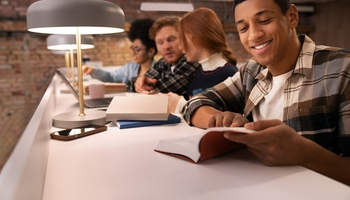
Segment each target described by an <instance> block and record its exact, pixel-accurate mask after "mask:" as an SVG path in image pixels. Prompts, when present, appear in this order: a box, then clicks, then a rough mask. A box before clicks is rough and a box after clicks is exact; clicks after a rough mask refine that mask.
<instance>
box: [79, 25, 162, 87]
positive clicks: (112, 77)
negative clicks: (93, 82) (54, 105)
mask: <svg viewBox="0 0 350 200" xmlns="http://www.w3.org/2000/svg"><path fill="white" fill-rule="evenodd" d="M153 23H154V20H153V19H150V18H144V19H136V20H135V21H133V22H132V23H131V26H130V30H129V32H128V38H129V40H130V41H131V42H132V45H131V47H130V50H131V54H132V56H133V61H131V62H128V63H127V64H126V65H125V66H123V67H121V68H118V69H116V70H114V71H111V72H109V71H105V70H103V69H98V68H94V67H91V66H87V65H84V66H83V72H84V73H85V74H90V75H91V77H92V78H95V79H99V80H101V81H103V82H117V83H125V84H126V86H127V90H128V91H129V92H130V91H132V89H131V88H132V86H131V82H130V79H132V78H133V77H138V76H142V75H143V74H145V73H146V72H147V71H148V70H149V69H150V68H151V67H152V66H153V65H154V64H155V62H156V61H155V60H154V55H155V54H156V53H157V48H156V45H155V42H154V40H152V39H151V38H150V37H149V34H148V32H149V29H150V28H151V26H152V24H153Z"/></svg>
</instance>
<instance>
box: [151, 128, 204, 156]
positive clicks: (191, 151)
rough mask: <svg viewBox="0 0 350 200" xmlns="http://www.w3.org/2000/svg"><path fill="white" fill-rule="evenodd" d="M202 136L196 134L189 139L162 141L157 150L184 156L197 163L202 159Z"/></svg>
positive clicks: (178, 138)
mask: <svg viewBox="0 0 350 200" xmlns="http://www.w3.org/2000/svg"><path fill="white" fill-rule="evenodd" d="M202 135H203V134H196V135H193V136H188V137H177V138H171V139H166V140H161V141H159V143H158V145H157V148H156V149H155V150H158V151H162V152H167V153H172V154H179V155H183V156H186V157H188V158H190V159H191V160H193V161H194V162H197V161H198V159H199V157H200V154H199V151H198V146H199V142H200V139H201V137H202Z"/></svg>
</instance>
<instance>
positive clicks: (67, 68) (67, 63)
mask: <svg viewBox="0 0 350 200" xmlns="http://www.w3.org/2000/svg"><path fill="white" fill-rule="evenodd" d="M64 58H65V61H66V77H69V51H66V52H64Z"/></svg>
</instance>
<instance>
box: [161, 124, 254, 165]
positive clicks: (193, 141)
mask: <svg viewBox="0 0 350 200" xmlns="http://www.w3.org/2000/svg"><path fill="white" fill-rule="evenodd" d="M227 131H232V132H236V133H237V134H249V133H253V132H255V131H253V130H247V129H245V128H243V127H213V128H208V129H206V130H205V131H204V132H202V133H200V134H196V135H192V136H186V137H176V138H172V139H165V140H160V141H159V142H158V145H157V147H156V148H155V149H154V150H155V151H156V152H160V153H165V154H168V155H171V156H175V157H178V158H182V159H184V160H187V161H189V162H192V163H198V162H201V161H204V160H207V159H209V158H212V157H215V156H219V155H222V154H224V153H228V152H230V151H233V150H236V149H240V148H243V147H245V145H243V144H240V143H236V142H232V141H230V140H228V139H226V138H225V137H224V136H223V133H224V132H227Z"/></svg>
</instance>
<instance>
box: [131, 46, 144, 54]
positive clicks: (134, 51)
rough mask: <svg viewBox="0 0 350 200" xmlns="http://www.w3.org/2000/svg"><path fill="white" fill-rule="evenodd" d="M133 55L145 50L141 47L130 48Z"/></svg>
mask: <svg viewBox="0 0 350 200" xmlns="http://www.w3.org/2000/svg"><path fill="white" fill-rule="evenodd" d="M130 50H131V53H133V54H138V53H139V52H140V51H142V50H144V49H143V48H140V47H130Z"/></svg>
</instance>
